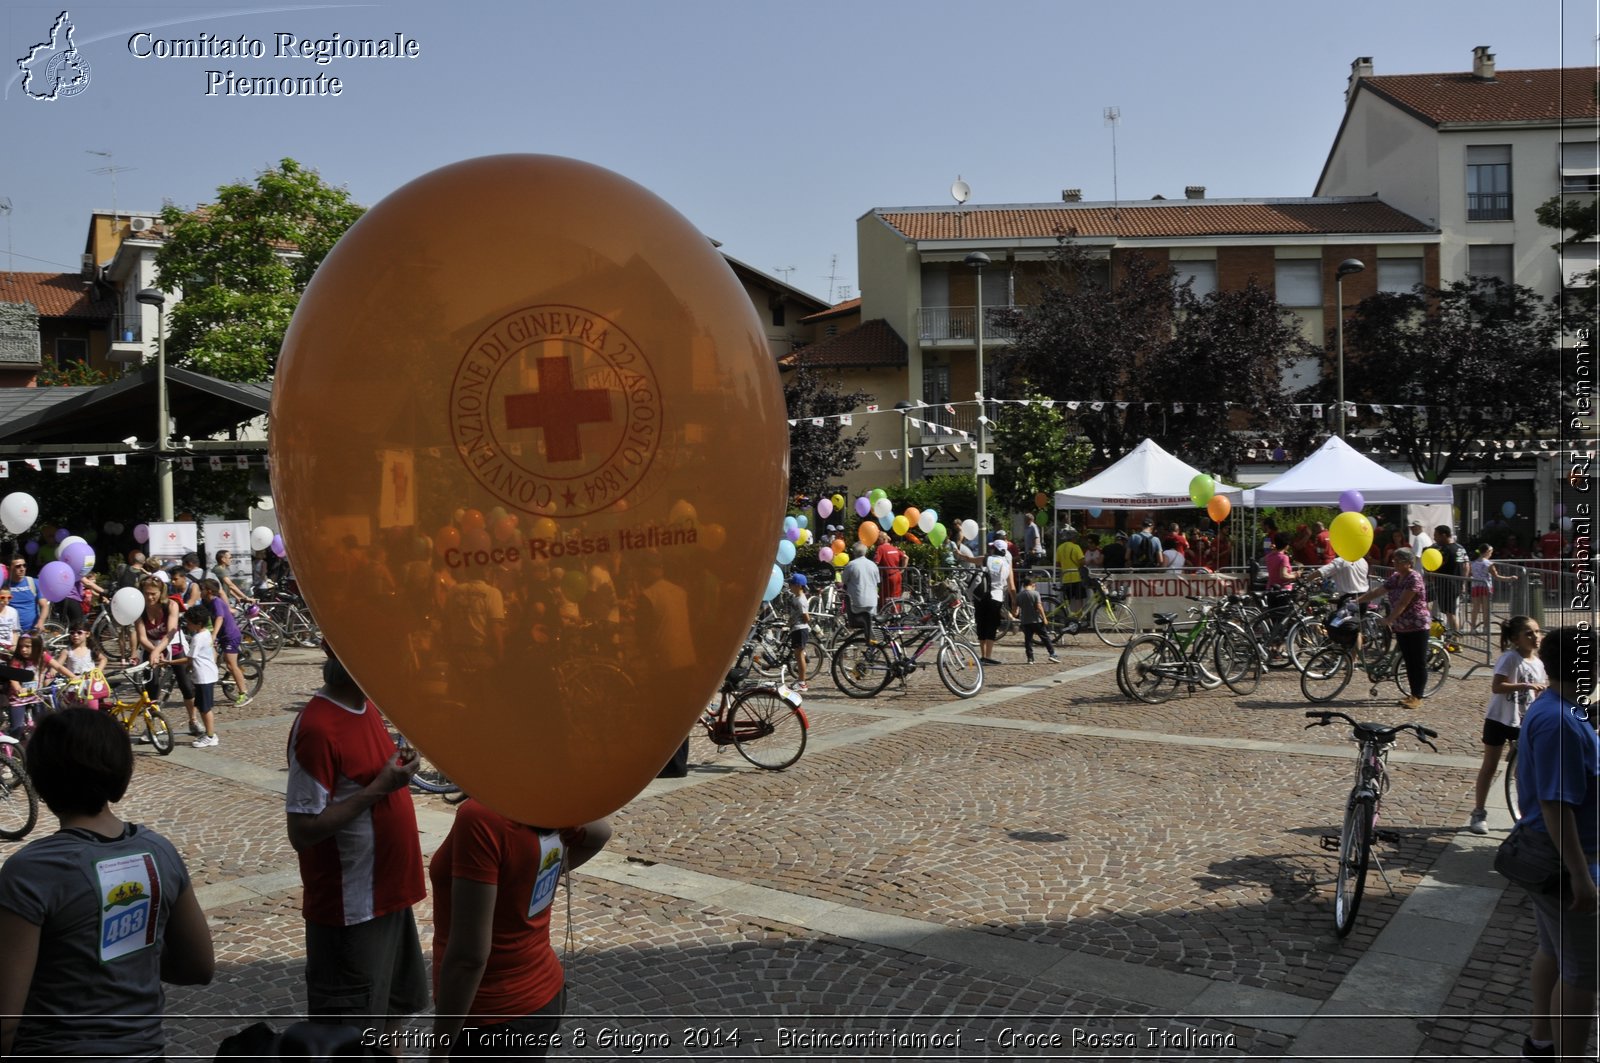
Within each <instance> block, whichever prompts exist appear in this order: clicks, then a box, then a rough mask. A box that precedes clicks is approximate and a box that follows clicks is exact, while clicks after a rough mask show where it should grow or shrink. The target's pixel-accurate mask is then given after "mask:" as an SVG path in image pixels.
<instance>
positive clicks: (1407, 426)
mask: <svg viewBox="0 0 1600 1063" xmlns="http://www.w3.org/2000/svg"><path fill="white" fill-rule="evenodd" d="M1558 333H1559V329H1558V318H1557V315H1556V313H1555V312H1554V308H1553V307H1552V306H1551V305H1550V304H1549V303H1547V302H1546V301H1545V300H1544V299H1543V298H1541V297H1540V296H1539V295H1538V293H1536V292H1534V291H1532V290H1530V289H1528V288H1524V287H1522V286H1520V285H1509V284H1505V283H1504V282H1502V281H1500V280H1499V279H1497V278H1493V277H1475V278H1471V279H1469V280H1465V281H1456V282H1453V283H1452V284H1450V285H1448V286H1446V287H1445V288H1443V289H1427V290H1424V291H1422V292H1418V293H1407V294H1403V295H1397V294H1391V293H1385V292H1379V293H1378V294H1376V295H1371V296H1368V297H1367V298H1366V299H1363V300H1362V301H1361V303H1360V305H1358V306H1357V307H1356V310H1355V313H1354V314H1353V315H1352V316H1351V318H1350V321H1349V323H1348V324H1347V325H1346V326H1345V366H1346V369H1345V393H1346V396H1347V398H1348V399H1349V400H1350V401H1352V402H1356V403H1358V404H1373V403H1375V404H1378V405H1380V406H1381V407H1382V409H1383V412H1382V414H1380V415H1371V421H1370V423H1366V421H1363V422H1362V425H1361V427H1362V429H1363V430H1364V431H1369V432H1370V433H1371V435H1372V437H1373V441H1374V442H1375V443H1377V444H1378V445H1379V446H1380V447H1387V448H1391V449H1397V450H1398V451H1400V453H1402V454H1404V455H1405V457H1406V459H1407V461H1409V462H1410V464H1411V468H1412V471H1413V472H1414V473H1415V474H1416V475H1417V477H1418V479H1421V480H1425V481H1428V482H1430V483H1443V482H1444V479H1445V477H1447V476H1449V475H1450V473H1451V472H1452V471H1453V470H1454V469H1455V468H1456V466H1457V465H1458V464H1460V461H1461V457H1462V454H1463V452H1464V451H1466V450H1479V449H1481V446H1480V445H1479V444H1475V443H1472V441H1473V440H1474V439H1498V438H1500V437H1501V436H1504V435H1506V434H1508V433H1511V434H1519V435H1528V434H1535V433H1538V432H1540V431H1546V430H1550V429H1553V428H1554V427H1556V423H1557V422H1558V421H1559V420H1560V417H1561V408H1560V404H1559V403H1554V402H1551V401H1550V394H1551V381H1553V380H1555V379H1557V374H1558V372H1559V364H1558V363H1559V360H1558V357H1557V355H1556V349H1555V348H1556V340H1557V336H1558ZM1369 409H1370V407H1367V408H1366V409H1363V408H1362V406H1360V405H1358V407H1357V410H1358V413H1360V414H1363V415H1366V414H1367V413H1368V410H1369Z"/></svg>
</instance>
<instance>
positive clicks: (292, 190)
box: [156, 159, 362, 381]
mask: <svg viewBox="0 0 1600 1063" xmlns="http://www.w3.org/2000/svg"><path fill="white" fill-rule="evenodd" d="M361 213H362V208H361V207H359V206H357V205H356V204H355V203H353V202H351V200H350V195H349V193H348V192H347V191H345V190H344V189H343V188H334V187H332V186H330V185H328V184H326V183H325V182H324V181H323V180H322V178H321V176H320V175H318V174H317V172H316V171H315V170H308V169H306V168H305V167H303V166H301V165H300V164H299V163H298V162H296V161H295V160H293V159H283V160H282V161H281V162H279V163H278V166H277V168H276V169H271V170H264V171H262V172H261V173H260V174H258V175H257V176H256V179H255V182H254V183H253V184H231V185H223V186H222V187H220V188H218V189H217V198H216V201H215V202H213V203H210V204H207V205H205V206H203V207H199V208H197V209H195V210H191V211H184V210H180V209H179V208H177V207H174V206H170V205H169V206H168V207H167V208H166V209H164V210H163V211H162V212H161V221H162V225H163V226H164V227H165V229H166V231H167V238H166V240H165V242H164V243H163V244H162V247H161V250H160V251H158V252H157V253H156V266H157V268H158V269H159V270H160V276H161V284H162V286H163V288H164V289H165V290H166V291H168V292H172V291H174V290H176V289H181V290H182V299H181V300H180V301H179V302H178V303H176V304H175V305H174V306H173V308H172V310H171V312H170V314H169V315H168V318H167V357H168V358H169V359H171V360H172V363H173V364H174V365H180V366H188V367H191V368H194V369H196V370H199V371H200V372H203V373H207V374H209V375H211V376H215V377H220V378H222V379H224V380H238V381H261V380H266V379H268V378H270V377H271V376H272V373H273V371H274V369H275V368H276V366H277V362H278V349H279V347H280V346H281V345H282V343H283V334H284V332H285V331H286V330H287V329H288V327H289V319H290V317H291V316H292V315H293V314H294V308H295V305H296V304H297V303H298V302H299V300H300V295H301V293H302V292H304V291H305V287H306V285H307V284H308V283H309V282H310V280H311V275H312V274H313V273H315V272H316V269H317V267H318V266H319V265H320V264H321V263H322V260H323V259H324V258H326V257H327V254H328V252H329V251H331V250H332V249H333V245H334V244H335V243H337V242H338V240H339V237H341V236H343V235H344V233H345V230H347V229H349V228H350V226H351V225H353V224H355V222H356V219H358V218H360V217H361Z"/></svg>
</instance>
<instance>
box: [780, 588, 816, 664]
mask: <svg viewBox="0 0 1600 1063" xmlns="http://www.w3.org/2000/svg"><path fill="white" fill-rule="evenodd" d="M806 583H807V580H806V577H805V575H804V574H803V573H800V572H796V573H794V575H792V576H790V577H789V584H788V587H787V588H786V589H785V590H784V595H783V607H784V615H785V616H786V617H787V619H788V623H789V648H790V649H791V650H792V651H793V652H794V672H795V679H796V682H795V685H794V688H795V689H796V690H802V691H804V690H810V689H811V688H810V687H809V686H807V685H806V643H807V642H809V641H810V639H811V599H810V598H809V597H807V595H806Z"/></svg>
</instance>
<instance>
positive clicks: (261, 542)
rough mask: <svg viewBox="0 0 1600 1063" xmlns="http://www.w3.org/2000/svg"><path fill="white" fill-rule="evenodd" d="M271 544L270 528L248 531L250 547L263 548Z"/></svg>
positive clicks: (254, 548) (253, 548)
mask: <svg viewBox="0 0 1600 1063" xmlns="http://www.w3.org/2000/svg"><path fill="white" fill-rule="evenodd" d="M271 545H272V529H271V528H256V529H255V530H254V531H252V532H251V533H250V549H252V550H265V549H266V548H267V547H269V546H271Z"/></svg>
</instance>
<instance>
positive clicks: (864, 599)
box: [843, 543, 878, 642]
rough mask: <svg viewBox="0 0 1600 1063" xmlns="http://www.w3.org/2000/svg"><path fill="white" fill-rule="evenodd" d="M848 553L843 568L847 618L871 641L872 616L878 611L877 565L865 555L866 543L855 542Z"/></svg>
mask: <svg viewBox="0 0 1600 1063" xmlns="http://www.w3.org/2000/svg"><path fill="white" fill-rule="evenodd" d="M850 553H851V558H850V563H849V564H847V565H845V566H844V569H843V579H844V597H845V602H846V604H847V606H848V617H847V618H848V620H849V623H850V626H851V627H853V628H859V629H860V630H861V632H862V633H863V634H865V635H866V636H867V641H868V642H871V641H872V616H873V614H874V613H876V612H877V611H878V566H877V565H876V564H874V563H873V561H872V559H871V558H870V557H868V556H867V544H866V543H856V544H855V545H854V546H852V547H851V548H850Z"/></svg>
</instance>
